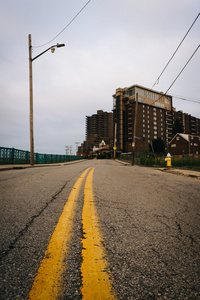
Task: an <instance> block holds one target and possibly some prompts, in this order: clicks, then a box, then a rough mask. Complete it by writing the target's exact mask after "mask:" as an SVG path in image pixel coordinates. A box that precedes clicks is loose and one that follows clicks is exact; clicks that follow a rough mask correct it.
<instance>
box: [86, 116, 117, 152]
mask: <svg viewBox="0 0 200 300" xmlns="http://www.w3.org/2000/svg"><path fill="white" fill-rule="evenodd" d="M112 138H113V113H112V112H104V111H103V110H98V111H97V113H96V114H94V115H92V116H86V141H85V142H84V143H83V145H82V146H81V147H82V148H84V152H91V151H92V149H93V147H94V146H98V145H99V143H100V142H101V141H102V140H104V141H105V143H106V144H109V145H110V144H112Z"/></svg>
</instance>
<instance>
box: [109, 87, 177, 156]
mask: <svg viewBox="0 0 200 300" xmlns="http://www.w3.org/2000/svg"><path fill="white" fill-rule="evenodd" d="M136 97H137V98H136ZM136 101H137V105H136ZM136 109H137V111H136ZM113 122H114V123H116V124H117V130H116V133H114V135H115V136H116V141H117V142H116V146H117V150H118V151H123V152H131V151H132V143H133V140H134V138H133V135H134V130H135V136H136V138H135V151H136V152H140V151H142V150H147V151H148V150H149V143H151V141H152V140H153V139H156V138H158V137H161V138H162V139H163V141H164V142H165V144H166V145H168V143H169V141H170V140H171V139H172V128H173V107H172V96H170V95H166V94H163V93H160V92H157V91H154V90H151V89H147V88H145V87H142V86H139V85H133V86H131V87H128V88H123V89H122V88H119V89H117V90H116V93H115V94H114V95H113ZM135 124H136V128H135V129H134V126H135Z"/></svg>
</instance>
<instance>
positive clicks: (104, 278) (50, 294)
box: [28, 168, 116, 300]
mask: <svg viewBox="0 0 200 300" xmlns="http://www.w3.org/2000/svg"><path fill="white" fill-rule="evenodd" d="M89 170H90V168H88V169H87V170H86V171H85V172H83V174H81V176H80V177H79V178H78V180H77V181H76V183H75V185H74V187H73V188H72V191H71V193H70V195H69V198H68V201H67V202H66V205H65V207H64V209H63V212H62V214H61V216H60V219H59V221H58V224H57V226H56V228H55V230H54V232H53V235H52V237H51V240H50V242H49V245H48V248H47V250H46V252H45V255H44V258H43V261H42V263H41V265H40V267H39V269H38V273H37V275H36V277H35V280H34V282H33V286H32V288H31V291H30V293H29V297H28V299H31V300H32V299H34V300H37V299H48V300H51V299H57V298H59V297H62V296H63V295H62V274H63V272H64V270H65V268H66V265H64V259H65V258H66V257H67V253H68V252H69V250H70V242H71V238H72V229H73V223H74V216H75V208H76V203H77V199H78V196H79V193H80V189H81V186H82V183H83V180H84V179H85V177H86V175H87V173H88V172H89ZM93 173H94V169H92V170H90V172H89V174H88V176H87V178H86V182H85V189H84V205H83V212H82V222H83V239H82V244H83V248H82V265H81V275H82V287H81V289H80V292H81V293H82V296H83V299H116V296H115V294H114V292H113V289H112V284H111V279H110V274H109V272H108V262H107V260H106V258H105V251H104V248H103V246H102V234H101V230H100V228H99V219H98V214H97V210H96V207H95V203H94V194H93V185H92V183H93Z"/></svg>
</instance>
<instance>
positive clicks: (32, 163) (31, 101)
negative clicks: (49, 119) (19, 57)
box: [28, 34, 34, 166]
mask: <svg viewBox="0 0 200 300" xmlns="http://www.w3.org/2000/svg"><path fill="white" fill-rule="evenodd" d="M28 39H29V85H30V154H31V159H30V164H31V165H32V166H34V137H33V71H32V45H31V34H29V36H28Z"/></svg>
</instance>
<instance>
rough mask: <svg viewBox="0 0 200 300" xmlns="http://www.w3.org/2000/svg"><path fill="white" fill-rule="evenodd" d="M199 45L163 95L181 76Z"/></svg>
mask: <svg viewBox="0 0 200 300" xmlns="http://www.w3.org/2000/svg"><path fill="white" fill-rule="evenodd" d="M199 47H200V45H199V46H198V47H197V48H196V50H195V51H194V53H193V54H192V56H191V57H190V58H189V60H188V61H187V63H186V64H185V66H184V67H183V68H182V70H181V71H180V73H179V74H178V75H177V76H176V78H175V79H174V81H173V82H172V84H171V85H170V87H169V88H168V90H167V91H166V92H165V94H167V92H168V91H169V90H170V89H171V87H172V86H173V85H174V83H175V82H176V80H177V79H178V77H179V76H180V75H181V73H182V72H183V70H184V69H185V67H186V66H187V65H188V63H189V62H190V60H191V59H192V57H193V56H194V55H195V53H196V52H197V50H198V49H199Z"/></svg>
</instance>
